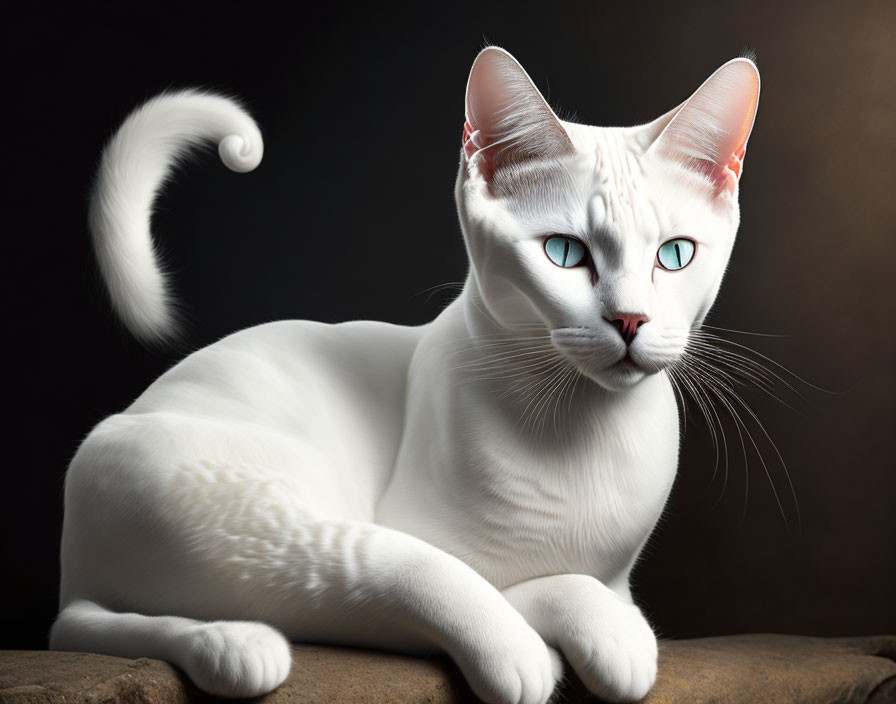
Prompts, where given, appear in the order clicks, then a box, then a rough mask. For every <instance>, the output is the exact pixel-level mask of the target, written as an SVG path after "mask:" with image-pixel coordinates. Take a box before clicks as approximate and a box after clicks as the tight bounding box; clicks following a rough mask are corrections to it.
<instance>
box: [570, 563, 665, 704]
mask: <svg viewBox="0 0 896 704" xmlns="http://www.w3.org/2000/svg"><path fill="white" fill-rule="evenodd" d="M588 591H589V592H590V593H589V594H588V596H587V598H586V599H584V600H581V601H579V604H580V608H579V610H578V612H577V613H573V614H570V615H569V618H568V621H567V624H566V627H565V628H564V629H563V632H564V635H563V636H562V638H561V643H560V646H561V648H562V649H563V652H564V653H565V655H566V658H567V660H569V664H570V665H572V667H573V669H575V671H576V673H577V674H578V675H579V677H580V678H581V680H582V682H583V683H584V684H585V686H586V687H587V688H588V689H589V691H591V692H593V693H594V694H597V695H598V696H600V697H601V698H603V699H605V700H607V701H609V702H632V701H638V700H640V699H643V698H644V697H645V696H647V693H648V692H649V691H650V688H651V687H653V684H654V682H656V669H657V646H656V636H655V635H654V634H653V630H652V629H651V628H650V625H649V624H648V623H647V621H646V620H645V619H644V616H643V615H642V614H641V611H640V610H639V609H638V607H637V606H635V605H634V604H630V603H628V602H626V601H624V600H623V599H621V598H620V597H618V596H617V595H616V594H615V593H613V592H611V591H610V590H609V589H607V588H606V587H604V586H603V585H602V584H600V583H599V582H597V581H596V580H594V584H593V585H590V586H589V587H588Z"/></svg>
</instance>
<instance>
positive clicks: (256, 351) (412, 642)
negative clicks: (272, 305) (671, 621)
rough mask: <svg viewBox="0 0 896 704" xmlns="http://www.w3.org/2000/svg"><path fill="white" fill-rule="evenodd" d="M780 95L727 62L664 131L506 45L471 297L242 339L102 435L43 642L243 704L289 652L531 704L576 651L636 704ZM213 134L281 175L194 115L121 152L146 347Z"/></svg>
mask: <svg viewBox="0 0 896 704" xmlns="http://www.w3.org/2000/svg"><path fill="white" fill-rule="evenodd" d="M758 99H759V75H758V73H757V70H756V67H755V66H754V64H753V63H752V62H751V61H750V60H748V59H734V60H733V61H730V62H728V63H727V64H725V65H724V66H722V67H721V68H719V69H718V70H717V71H716V72H715V73H714V74H713V75H712V76H711V77H710V78H709V79H708V80H707V81H706V82H705V83H704V84H703V85H702V86H701V87H700V88H699V90H697V92H696V93H694V95H693V96H692V97H691V98H690V99H688V100H687V101H686V102H685V103H683V104H682V105H680V106H679V107H677V108H676V109H674V110H672V111H671V112H669V113H667V114H666V115H664V116H662V117H661V118H659V119H658V120H656V121H654V122H652V123H650V124H647V125H643V126H640V127H632V128H598V127H589V126H584V125H579V124H573V123H569V122H564V121H561V120H559V119H558V118H557V117H556V116H555V115H554V113H553V112H552V111H551V109H550V107H549V106H548V104H547V103H546V102H545V100H544V99H543V98H542V96H541V94H540V93H539V92H538V90H537V89H536V88H535V86H534V85H533V84H532V82H531V80H530V79H529V77H528V76H527V74H526V73H525V71H524V70H523V69H522V67H521V66H520V65H519V64H518V63H517V62H516V60H514V59H513V57H511V56H510V54H508V53H507V52H505V51H503V50H502V49H498V48H495V47H489V48H487V49H485V50H484V51H482V53H480V54H479V56H478V57H477V59H476V61H475V63H474V64H473V68H472V71H471V74H470V78H469V83H468V86H467V94H466V124H465V126H464V136H463V154H462V156H461V165H460V171H459V174H458V179H457V205H458V210H459V213H460V222H461V227H462V229H463V233H464V237H465V240H466V245H467V249H468V252H469V256H470V261H471V267H470V271H469V274H468V276H467V280H466V284H465V286H464V289H463V291H462V293H461V294H460V295H459V296H458V298H457V299H456V300H455V301H454V302H453V303H451V304H450V305H449V306H448V307H447V308H446V309H445V310H444V311H443V312H442V314H441V315H439V317H438V318H437V319H436V320H434V321H433V322H432V323H430V324H428V325H424V326H421V327H416V328H408V327H399V326H395V325H389V324H386V323H378V322H351V323H343V324H340V325H324V324H321V323H315V322H305V321H291V322H279V323H271V324H268V325H261V326H258V327H254V328H250V329H248V330H243V331H241V332H238V333H236V334H234V335H231V336H229V337H227V338H225V339H223V340H221V341H220V342H217V343H215V344H213V345H211V346H209V347H207V348H205V349H203V350H200V351H199V352H196V353H195V354H192V355H190V356H189V357H187V358H186V359H185V360H184V361H183V362H181V363H180V364H178V365H177V366H175V367H174V368H173V369H171V370H170V371H168V372H166V373H165V374H163V375H162V377H161V378H160V379H158V380H157V381H156V382H155V383H154V384H152V385H151V386H150V387H149V388H148V389H147V390H146V392H145V393H143V395H142V396H140V398H138V399H137V400H136V401H135V402H134V403H133V404H132V405H131V406H130V407H129V408H128V409H127V410H125V411H124V412H122V413H120V414H118V415H114V416H112V417H110V418H107V419H106V420H104V421H103V422H102V423H100V424H99V425H98V426H97V427H96V428H95V429H94V430H93V432H91V434H90V435H89V436H88V438H87V439H86V440H85V441H84V443H83V444H82V446H81V448H80V450H79V451H78V453H77V455H76V456H75V458H74V459H73V460H72V463H71V467H70V469H69V471H68V476H67V480H66V493H65V502H66V512H65V524H64V532H63V539H62V586H61V599H60V602H61V609H62V610H61V613H60V615H59V618H58V620H57V621H56V623H55V625H54V626H53V630H52V634H51V647H53V648H55V649H64V650H84V651H93V652H99V653H108V654H113V655H120V656H125V657H138V656H147V657H155V658H162V659H165V660H169V661H171V662H173V663H175V664H176V665H178V666H180V667H181V668H182V669H183V670H185V671H186V673H187V674H188V675H189V676H190V677H191V678H192V680H193V681H194V682H195V683H196V684H197V685H198V686H199V687H201V688H202V689H204V690H206V691H208V692H211V693H213V694H218V695H223V696H231V697H235V696H251V695H258V694H262V693H265V692H268V691H270V690H272V689H274V688H275V687H277V685H279V684H280V683H281V682H282V681H283V680H284V678H285V677H286V676H287V674H288V672H289V669H290V665H291V662H290V653H289V648H288V646H287V640H293V641H304V642H314V643H335V644H352V645H357V646H365V647H375V648H387V649H391V650H398V651H404V652H410V653H424V652H432V651H442V652H445V653H447V654H448V655H450V656H451V657H452V658H453V659H454V661H455V662H456V663H457V664H458V665H459V667H460V668H461V670H462V671H463V673H464V675H465V676H466V678H467V680H468V681H469V683H470V685H471V686H472V688H473V690H474V691H475V692H476V694H477V695H478V696H480V697H481V698H482V699H484V700H485V701H487V702H531V703H537V702H545V701H546V700H547V699H548V698H549V697H550V695H551V693H552V691H553V690H554V686H555V683H556V682H557V680H558V678H559V677H560V675H561V665H560V659H559V657H558V655H557V652H556V651H555V650H554V649H555V648H556V649H558V650H560V651H562V653H563V654H564V655H565V656H566V659H567V660H568V662H569V663H570V665H571V666H572V667H573V668H574V669H575V671H576V672H577V674H578V675H579V676H580V677H581V678H582V680H583V681H584V683H585V684H586V685H587V686H588V688H589V689H590V690H592V691H593V692H595V693H597V694H599V695H601V696H603V697H605V698H606V699H609V700H611V701H629V700H636V699H639V698H641V697H642V696H644V695H645V694H646V693H647V691H648V690H649V689H650V687H651V686H652V684H653V682H654V680H655V677H656V667H657V647H656V639H655V637H654V634H653V632H652V630H651V628H650V626H649V625H648V623H647V622H646V620H645V619H644V617H643V616H642V614H641V612H640V610H639V609H638V607H637V606H635V605H634V604H633V602H632V598H631V595H630V593H629V586H628V580H629V572H630V570H631V568H632V565H633V563H634V562H635V560H636V559H637V556H638V552H639V551H640V550H641V548H642V546H643V545H644V543H645V541H646V540H647V537H648V536H649V535H650V532H651V530H652V529H653V527H654V525H655V524H656V522H657V519H658V517H659V515H660V513H661V511H662V510H663V505H664V503H665V502H666V499H667V496H668V494H669V490H670V487H671V485H672V481H673V477H674V475H675V471H676V464H677V454H678V441H679V424H678V409H677V405H676V400H675V397H674V395H673V388H672V385H671V383H670V377H669V369H670V367H671V366H672V365H675V364H676V362H677V361H678V360H680V359H681V358H682V355H683V354H684V352H685V346H686V344H687V343H688V339H689V335H690V334H691V333H692V331H693V330H695V329H696V328H698V327H699V326H700V325H701V323H702V320H703V318H704V316H705V315H706V313H707V311H708V310H709V308H710V306H711V305H712V304H713V301H714V299H715V297H716V294H717V292H718V289H719V286H720V283H721V281H722V276H723V273H724V271H725V267H726V263H727V261H728V257H729V255H730V253H731V249H732V246H733V244H734V238H735V232H736V230H737V226H738V221H739V209H738V201H737V193H738V177H739V175H740V168H741V163H742V159H743V156H744V151H745V146H746V143H747V139H748V138H749V135H750V131H751V129H752V125H753V120H754V116H755V112H756V107H757V104H758ZM206 139H212V140H215V141H217V142H218V143H219V145H220V155H221V158H222V160H223V161H224V163H225V164H226V165H227V166H229V167H230V168H232V169H235V170H237V171H249V170H251V169H253V168H254V167H255V166H257V165H258V163H259V161H260V160H261V153H262V142H261V136H260V134H259V132H258V130H257V128H256V126H255V124H254V123H253V121H252V120H251V118H249V117H248V116H247V114H246V113H245V112H243V111H242V110H241V109H240V108H239V107H238V106H237V105H235V104H234V103H233V102H232V101H230V100H228V99H225V98H221V97H217V96H213V95H208V94H204V93H199V92H195V91H183V92H179V93H170V94H166V95H162V96H160V97H158V98H155V99H154V100H151V101H150V102H148V103H147V104H145V105H144V106H142V107H141V108H139V109H138V110H137V111H136V112H134V113H133V114H132V115H131V116H130V117H128V119H127V120H126V121H125V123H124V125H123V126H122V128H121V129H120V131H119V132H118V133H117V134H116V136H115V137H114V138H113V139H112V141H111V143H110V144H109V146H108V147H107V149H106V151H105V154H104V157H103V162H102V166H101V170H100V176H99V180H98V185H97V188H96V192H95V195H94V200H93V203H92V207H91V228H92V231H93V234H94V241H95V245H96V250H97V253H98V257H99V261H100V265H101V267H102V272H103V275H104V277H105V280H106V282H107V284H108V286H109V289H110V291H111V295H112V302H113V304H114V306H115V308H116V310H117V311H118V313H119V314H120V315H121V316H122V318H123V319H124V320H125V322H126V323H127V324H128V326H129V327H130V329H131V330H132V331H133V332H134V333H135V334H136V335H137V336H139V337H141V338H143V339H147V340H154V339H157V338H164V337H166V336H168V335H169V334H171V333H172V332H173V331H174V323H173V319H172V314H171V306H170V305H169V296H168V294H167V292H166V288H165V285H164V279H163V277H162V274H161V273H160V271H159V268H158V266H157V264H156V261H155V256H154V253H153V248H152V241H151V237H150V232H149V217H150V211H151V207H152V202H153V199H154V197H155V194H156V192H157V190H158V189H159V188H160V186H161V184H162V183H163V181H164V179H165V176H166V174H167V173H168V169H169V168H170V165H171V163H172V162H173V161H174V160H175V159H176V158H177V157H178V155H180V154H182V152H183V149H184V148H185V146H187V145H188V144H190V143H193V142H196V141H199V140H206ZM422 229H423V230H425V224H423V227H422Z"/></svg>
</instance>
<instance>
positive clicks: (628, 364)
mask: <svg viewBox="0 0 896 704" xmlns="http://www.w3.org/2000/svg"><path fill="white" fill-rule="evenodd" d="M613 366H614V367H617V368H619V369H632V370H640V371H644V368H643V367H642V366H641V365H640V364H638V363H637V362H636V361H635V360H634V359H632V356H631V354H630V353H629V352H628V351H626V353H625V355H624V356H623V357H622V359H620V360H619V361H618V362H616V363H615V364H614V365H613Z"/></svg>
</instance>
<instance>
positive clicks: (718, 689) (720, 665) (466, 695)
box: [0, 634, 896, 704]
mask: <svg viewBox="0 0 896 704" xmlns="http://www.w3.org/2000/svg"><path fill="white" fill-rule="evenodd" d="M894 659H896V636H875V637H866V638H829V639H825V638H808V637H801V636H781V635H765V634H757V635H741V636H723V637H718V638H699V639H695V640H683V641H668V642H665V643H662V644H661V646H660V671H659V679H658V680H657V684H656V687H654V689H653V691H652V692H651V693H650V695H649V696H648V697H647V699H646V700H645V702H644V704H709V703H711V702H712V703H715V704H773V703H774V704H778V703H780V704H785V703H786V704H823V703H826V702H836V703H837V704H852V703H853V702H870V703H871V704H886V703H894V702H896V662H894ZM293 662H294V665H293V670H292V673H291V674H290V677H289V679H288V680H287V681H286V682H285V683H284V684H283V685H282V686H281V687H280V688H279V689H277V691H275V692H273V693H271V694H269V695H267V696H265V697H261V698H259V699H257V700H254V701H258V702H264V704H282V703H285V702H291V703H294V704H337V703H338V704H380V703H382V702H398V703H400V704H405V703H406V704H411V703H414V704H416V703H418V702H419V703H424V702H426V703H429V704H443V703H446V702H468V701H475V699H474V697H473V695H472V694H471V692H470V690H469V689H468V687H467V686H466V684H465V683H464V681H463V678H462V677H461V676H460V674H459V672H458V671H457V669H456V668H455V667H454V666H453V665H452V664H451V663H450V662H449V661H448V660H445V659H441V658H436V659H420V658H413V657H407V656H402V655H393V654H388V653H378V652H373V651H365V650H352V649H349V648H332V647H323V646H309V645H296V646H293ZM209 701H212V698H211V697H208V696H207V695H204V694H202V693H201V692H199V691H198V690H197V689H196V688H195V687H194V686H193V685H192V684H190V682H189V681H188V680H187V679H186V678H185V677H184V676H183V675H182V674H181V673H180V672H179V671H178V670H177V669H176V668H174V667H172V666H171V665H169V664H167V663H165V662H161V661H159V660H149V659H147V658H140V659H138V660H127V659H125V658H115V657H109V656H105V655H93V654H89V653H64V652H45V651H2V652H0V702H2V703H3V704H7V703H9V704H26V703H27V704H46V703H50V702H52V703H54V704H55V703H57V702H66V703H67V704H71V703H73V702H91V703H94V702H96V703H99V702H125V703H127V704H130V703H134V704H144V703H146V704H155V703H156V702H159V703H165V704H169V703H170V704H180V703H181V702H209ZM555 701H559V702H564V704H574V703H575V702H586V701H596V700H594V699H593V698H591V697H589V696H588V693H587V692H586V691H585V690H584V688H583V687H582V685H581V683H580V682H578V681H577V680H576V679H575V678H574V677H570V681H569V682H567V683H566V684H565V686H564V689H563V691H562V693H561V694H560V695H559V696H557V697H555Z"/></svg>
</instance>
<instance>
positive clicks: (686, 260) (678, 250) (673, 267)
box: [656, 238, 696, 271]
mask: <svg viewBox="0 0 896 704" xmlns="http://www.w3.org/2000/svg"><path fill="white" fill-rule="evenodd" d="M695 249H696V245H695V244H694V242H693V240H689V239H684V238H681V239H675V240H669V241H668V242H666V243H665V244H663V245H662V246H661V247H660V248H659V251H658V252H657V253H656V258H657V261H658V262H659V265H660V266H661V267H662V268H663V269H668V270H669V271H677V270H678V269H684V268H685V267H686V266H687V265H688V264H690V262H691V260H692V259H693V258H694V251H695Z"/></svg>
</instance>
